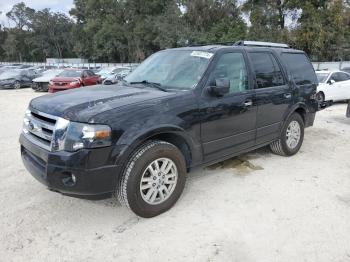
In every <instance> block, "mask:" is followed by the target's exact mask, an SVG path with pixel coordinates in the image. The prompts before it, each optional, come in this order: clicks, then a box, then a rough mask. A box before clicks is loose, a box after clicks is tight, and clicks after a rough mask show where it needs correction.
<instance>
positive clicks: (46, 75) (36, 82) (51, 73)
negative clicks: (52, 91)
mask: <svg viewBox="0 0 350 262" xmlns="http://www.w3.org/2000/svg"><path fill="white" fill-rule="evenodd" d="M63 71H64V69H50V70H46V71H44V72H43V73H42V75H41V76H40V77H37V78H34V79H33V82H32V89H33V90H35V91H39V92H47V91H49V82H50V81H51V79H53V78H55V77H56V76H58V75H59V74H60V73H62V72H63Z"/></svg>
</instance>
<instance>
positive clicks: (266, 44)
mask: <svg viewBox="0 0 350 262" xmlns="http://www.w3.org/2000/svg"><path fill="white" fill-rule="evenodd" d="M234 45H236V46H261V47H278V48H290V47H289V45H287V44H280V43H270V42H259V41H238V42H236V43H235V44H234Z"/></svg>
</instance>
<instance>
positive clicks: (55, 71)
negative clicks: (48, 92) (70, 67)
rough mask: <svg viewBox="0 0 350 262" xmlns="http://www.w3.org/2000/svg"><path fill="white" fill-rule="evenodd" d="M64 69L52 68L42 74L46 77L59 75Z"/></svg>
mask: <svg viewBox="0 0 350 262" xmlns="http://www.w3.org/2000/svg"><path fill="white" fill-rule="evenodd" d="M62 71H63V70H61V69H50V70H46V71H44V72H43V73H42V74H43V76H44V77H49V76H57V75H58V74H60V73H62Z"/></svg>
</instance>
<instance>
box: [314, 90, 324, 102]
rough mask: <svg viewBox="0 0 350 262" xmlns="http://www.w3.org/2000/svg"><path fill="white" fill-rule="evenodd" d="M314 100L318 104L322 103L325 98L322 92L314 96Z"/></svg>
mask: <svg viewBox="0 0 350 262" xmlns="http://www.w3.org/2000/svg"><path fill="white" fill-rule="evenodd" d="M316 99H317V101H318V102H319V103H323V102H324V101H325V96H324V93H323V92H318V93H317V94H316Z"/></svg>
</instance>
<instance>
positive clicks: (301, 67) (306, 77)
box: [281, 53, 318, 85]
mask: <svg viewBox="0 0 350 262" xmlns="http://www.w3.org/2000/svg"><path fill="white" fill-rule="evenodd" d="M281 58H282V61H283V62H284V64H285V65H286V66H287V69H288V71H289V72H290V74H291V76H292V78H293V80H294V82H295V84H296V85H308V84H317V82H318V81H317V77H316V74H315V70H314V68H313V66H312V64H311V63H310V60H309V59H308V58H307V56H306V55H305V54H302V53H283V54H282V55H281Z"/></svg>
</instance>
